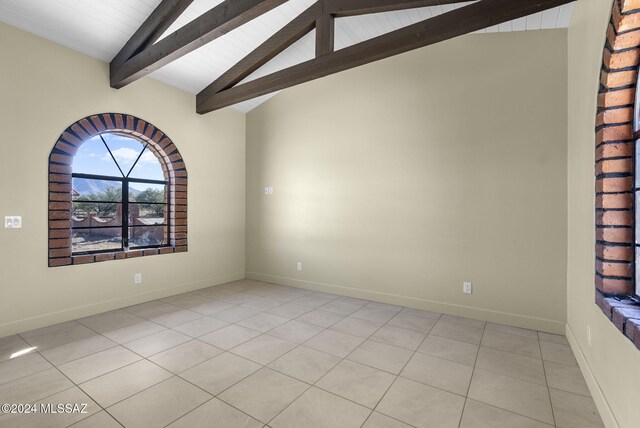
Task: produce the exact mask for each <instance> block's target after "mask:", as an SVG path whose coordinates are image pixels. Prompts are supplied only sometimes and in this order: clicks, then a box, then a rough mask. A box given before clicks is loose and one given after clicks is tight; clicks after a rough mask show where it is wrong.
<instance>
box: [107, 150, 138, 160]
mask: <svg viewBox="0 0 640 428" xmlns="http://www.w3.org/2000/svg"><path fill="white" fill-rule="evenodd" d="M111 153H112V154H113V157H114V158H116V161H118V163H119V162H127V163H131V162H133V161H135V160H136V158H137V157H138V155H139V154H140V152H137V151H135V150H133V149H130V148H128V147H122V148H119V149H117V150H112V151H111ZM102 159H103V160H110V159H111V156H109V154H108V153H107V154H106V155H104V156H103V157H102Z"/></svg>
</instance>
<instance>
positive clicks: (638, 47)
mask: <svg viewBox="0 0 640 428" xmlns="http://www.w3.org/2000/svg"><path fill="white" fill-rule="evenodd" d="M639 63H640V0H615V1H614V3H613V11H612V13H611V22H610V23H609V27H608V29H607V42H606V45H605V48H604V53H603V56H602V71H601V76H600V92H599V94H598V114H597V118H596V165H595V175H596V276H595V285H596V303H597V304H598V306H600V308H602V310H603V312H604V313H605V314H606V315H607V316H608V317H609V318H610V319H611V320H612V321H613V323H614V324H615V325H616V327H618V329H619V330H620V331H621V332H623V333H624V334H625V335H626V336H627V337H628V338H629V339H631V340H632V341H634V343H635V345H636V346H637V347H638V348H640V331H639V328H640V307H639V306H638V305H637V304H635V303H634V302H633V301H631V300H630V299H628V296H630V295H633V294H634V287H635V282H634V275H635V262H634V259H635V245H634V243H635V224H634V209H635V207H634V177H635V167H634V165H635V162H634V153H635V145H636V140H637V139H638V138H639V137H640V135H638V134H637V133H636V135H634V103H635V94H636V85H637V83H638V65H639ZM636 114H637V113H636Z"/></svg>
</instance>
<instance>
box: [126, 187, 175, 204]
mask: <svg viewBox="0 0 640 428" xmlns="http://www.w3.org/2000/svg"><path fill="white" fill-rule="evenodd" d="M129 201H130V202H148V203H162V204H165V203H167V186H166V185H164V184H147V183H129Z"/></svg>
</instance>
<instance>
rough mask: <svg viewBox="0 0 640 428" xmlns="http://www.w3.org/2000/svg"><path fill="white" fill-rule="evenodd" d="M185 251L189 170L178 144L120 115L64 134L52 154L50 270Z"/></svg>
mask: <svg viewBox="0 0 640 428" xmlns="http://www.w3.org/2000/svg"><path fill="white" fill-rule="evenodd" d="M186 250H187V171H186V168H185V165H184V162H183V161H182V157H181V156H180V153H179V152H178V150H177V148H176V147H175V145H174V144H173V142H172V141H171V140H170V139H169V138H168V137H167V136H166V135H165V134H164V133H163V132H161V131H160V130H158V129H157V128H155V127H154V126H153V125H151V124H149V123H147V122H145V121H144V120H142V119H139V118H136V117H133V116H130V115H123V114H117V113H107V114H101V115H96V116H91V117H87V118H84V119H82V120H80V121H78V122H76V123H74V124H73V125H71V126H70V127H69V128H67V129H66V130H65V131H64V132H63V133H62V135H61V136H60V138H59V139H58V142H57V143H56V145H55V147H54V149H53V150H52V152H51V155H50V156H49V266H64V265H69V264H81V263H91V262H97V261H106V260H113V259H123V258H131V257H139V256H146V255H154V254H166V253H172V252H183V251H186Z"/></svg>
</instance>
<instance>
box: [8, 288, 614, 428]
mask: <svg viewBox="0 0 640 428" xmlns="http://www.w3.org/2000/svg"><path fill="white" fill-rule="evenodd" d="M30 347H37V348H36V349H35V350H34V351H32V352H30V353H27V354H25V355H23V356H20V357H17V358H13V359H11V358H10V356H11V355H12V354H13V353H15V352H18V351H20V350H23V349H26V348H30ZM0 403H15V404H27V403H36V404H38V406H39V405H40V404H53V405H57V404H66V403H69V404H75V403H77V404H86V405H87V406H86V409H84V410H85V412H84V413H78V412H71V413H64V412H62V413H58V414H44V413H43V412H42V408H41V407H36V408H35V409H37V411H38V412H37V413H33V410H32V413H31V414H1V415H0V427H17V426H20V427H44V426H46V427H66V426H74V427H91V428H100V427H120V426H124V427H144V428H153V427H165V426H170V427H190V428H193V427H227V428H233V427H265V426H266V427H271V428H286V427H289V428H301V427H305V428H306V427H331V428H350V427H364V428H377V427H390V428H394V427H430V428H439V427H443V428H448V427H452V428H481V427H482V428H499V427H505V428H518V427H527V428H544V427H553V426H555V427H559V428H592V427H602V426H603V425H602V422H601V420H600V417H599V416H598V413H597V411H596V408H595V405H594V403H593V400H592V399H591V397H590V395H589V390H588V389H587V386H586V384H585V382H584V379H583V378H582V375H581V373H580V370H579V368H578V366H577V363H576V361H575V359H574V357H573V354H572V352H571V349H570V348H569V346H568V343H567V341H566V338H565V337H563V336H558V335H553V334H548V333H542V332H536V331H532V330H525V329H521V328H515V327H510V326H506V325H499V324H492V323H485V322H483V321H478V320H471V319H465V318H459V317H455V316H451V315H442V314H439V313H434V312H428V311H420V310H416V309H409V308H403V307H400V306H393V305H386V304H382V303H376V302H370V301H366V300H359V299H354V298H350V297H341V296H338V295H334V294H327V293H318V292H312V291H307V290H301V289H295V288H290V287H283V286H280V285H274V284H267V283H262V282H256V281H248V280H245V281H236V282H232V283H229V284H225V285H221V286H217V287H210V288H206V289H203V290H198V291H194V292H191V293H185V294H181V295H178V296H172V297H168V298H166V299H161V300H156V301H152V302H147V303H142V304H140V305H136V306H131V307H128V308H124V309H120V310H116V311H111V312H107V313H103V314H99V315H94V316H91V317H87V318H82V319H79V320H75V321H70V322H65V323H61V324H57V325H53V326H49V327H45V328H41V329H38V330H34V331H29V332H25V333H22V334H19V335H15V336H10V337H4V338H1V339H0ZM30 409H33V408H31V407H30ZM81 410H82V409H81Z"/></svg>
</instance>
